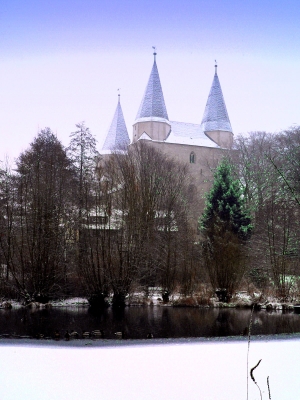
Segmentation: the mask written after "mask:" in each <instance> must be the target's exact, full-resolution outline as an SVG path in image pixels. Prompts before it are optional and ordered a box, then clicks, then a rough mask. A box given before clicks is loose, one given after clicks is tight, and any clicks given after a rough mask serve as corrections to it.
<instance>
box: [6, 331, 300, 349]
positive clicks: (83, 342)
mask: <svg viewBox="0 0 300 400" xmlns="http://www.w3.org/2000/svg"><path fill="white" fill-rule="evenodd" d="M290 340H300V333H290V334H285V333H284V334H274V335H253V336H251V340H250V341H251V343H252V342H276V341H278V342H282V341H290ZM236 342H239V343H240V342H248V336H223V337H198V338H197V337H191V338H154V339H122V340H119V339H115V340H114V339H73V340H70V341H66V340H59V341H56V340H54V339H22V338H0V347H3V346H11V347H14V346H22V347H38V348H41V347H53V348H82V349H87V348H95V347H101V348H108V347H113V348H115V347H136V346H138V347H140V346H142V347H143V346H161V345H164V346H165V345H185V344H200V343H205V344H221V343H223V344H225V343H236Z"/></svg>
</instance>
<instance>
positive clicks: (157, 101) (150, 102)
mask: <svg viewBox="0 0 300 400" xmlns="http://www.w3.org/2000/svg"><path fill="white" fill-rule="evenodd" d="M153 56H154V63H153V67H152V71H151V74H150V78H149V81H148V84H147V87H146V90H145V93H144V97H143V100H142V102H141V105H140V108H139V111H138V113H137V116H136V119H139V118H147V117H158V118H164V119H166V120H168V119H169V118H168V113H167V109H166V105H165V100H164V95H163V91H162V87H161V83H160V79H159V74H158V69H157V65H156V49H155V47H154V53H153Z"/></svg>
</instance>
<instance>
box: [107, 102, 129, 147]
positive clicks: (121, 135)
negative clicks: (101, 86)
mask: <svg viewBox="0 0 300 400" xmlns="http://www.w3.org/2000/svg"><path fill="white" fill-rule="evenodd" d="M129 143H130V139H129V136H128V132H127V128H126V124H125V120H124V116H123V111H122V107H121V103H120V95H118V104H117V108H116V111H115V114H114V117H113V119H112V122H111V125H110V128H109V130H108V133H107V135H106V139H105V142H104V144H103V147H102V151H101V152H100V153H101V154H105V153H107V152H108V153H110V152H111V151H113V150H124V149H125V148H126V147H127V146H128V145H129Z"/></svg>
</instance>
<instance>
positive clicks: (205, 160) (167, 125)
mask: <svg viewBox="0 0 300 400" xmlns="http://www.w3.org/2000/svg"><path fill="white" fill-rule="evenodd" d="M199 120H200V118H199ZM138 141H147V142H149V144H151V145H152V146H153V147H155V148H157V149H158V150H160V151H162V152H163V153H165V154H167V155H168V156H170V157H171V158H174V159H177V160H178V161H180V162H183V163H187V164H188V168H189V173H190V177H191V185H190V189H191V190H190V192H191V199H190V200H191V202H192V203H193V206H192V209H193V210H194V212H193V213H192V214H194V217H195V218H196V220H197V218H198V216H199V215H200V214H201V213H202V212H203V209H204V204H205V193H206V192H207V191H208V190H209V189H210V187H211V184H212V177H213V169H214V168H215V167H216V165H217V164H218V162H219V160H220V159H221V158H222V157H223V156H224V153H227V151H228V150H229V149H231V147H232V143H233V133H232V128H231V124H230V121H229V117H228V113H227V109H226V105H225V101H224V97H223V94H222V89H221V85H220V81H219V78H218V74H217V65H215V74H214V77H213V82H212V86H211V89H210V92H209V95H208V99H207V103H206V107H205V110H204V114H203V117H202V121H201V123H200V124H193V123H188V122H178V121H170V120H169V116H168V112H167V107H166V104H165V100H164V95H163V90H162V86H161V82H160V78H159V73H158V68H157V63H156V52H154V63H153V66H152V70H151V73H150V77H149V80H148V83H147V86H146V90H145V93H144V96H143V98H142V101H141V104H140V107H139V109H138V112H137V116H136V119H135V121H134V122H133V132H132V137H131V140H130V138H129V135H128V131H127V128H126V124H125V121H124V116H123V112H122V108H121V104H120V96H119V101H118V104H117V108H116V111H115V114H114V117H113V120H112V123H111V126H110V128H109V131H108V133H107V136H106V139H105V142H104V145H103V147H102V150H101V151H100V153H101V154H102V155H105V154H110V153H111V151H114V150H118V149H124V146H127V145H133V144H134V143H136V142H138ZM193 199H195V200H194V201H193Z"/></svg>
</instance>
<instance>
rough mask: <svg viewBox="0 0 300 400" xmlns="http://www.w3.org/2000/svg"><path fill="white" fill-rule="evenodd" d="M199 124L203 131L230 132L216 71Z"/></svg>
mask: <svg viewBox="0 0 300 400" xmlns="http://www.w3.org/2000/svg"><path fill="white" fill-rule="evenodd" d="M201 126H202V130H203V131H204V132H210V131H217V130H220V131H227V132H232V128H231V124H230V121H229V117H228V113H227V109H226V105H225V101H224V98H223V93H222V89H221V85H220V81H219V78H218V74H217V72H215V76H214V79H213V83H212V86H211V89H210V92H209V96H208V99H207V103H206V107H205V110H204V115H203V118H202V122H201Z"/></svg>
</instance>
